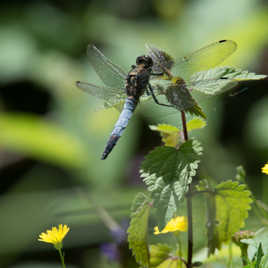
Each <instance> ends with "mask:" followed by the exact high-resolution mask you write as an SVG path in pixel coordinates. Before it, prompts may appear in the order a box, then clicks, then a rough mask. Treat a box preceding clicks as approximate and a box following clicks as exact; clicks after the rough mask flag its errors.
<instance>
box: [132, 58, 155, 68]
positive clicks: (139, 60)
mask: <svg viewBox="0 0 268 268" xmlns="http://www.w3.org/2000/svg"><path fill="white" fill-rule="evenodd" d="M136 64H137V65H140V64H144V67H145V68H150V67H152V66H153V60H152V58H151V57H149V56H145V55H143V56H139V57H137V59H136Z"/></svg>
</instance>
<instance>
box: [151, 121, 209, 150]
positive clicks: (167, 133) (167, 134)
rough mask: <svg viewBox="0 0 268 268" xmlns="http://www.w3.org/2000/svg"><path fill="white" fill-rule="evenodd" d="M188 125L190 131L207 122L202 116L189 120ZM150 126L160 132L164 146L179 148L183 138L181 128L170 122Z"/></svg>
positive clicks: (201, 126)
mask: <svg viewBox="0 0 268 268" xmlns="http://www.w3.org/2000/svg"><path fill="white" fill-rule="evenodd" d="M186 125H187V130H188V132H190V131H192V130H195V129H200V128H203V127H204V126H206V122H205V121H204V120H203V119H201V118H194V119H192V120H190V121H189V122H187V124H186ZM149 127H150V129H151V130H153V131H158V132H160V135H161V137H162V142H163V143H164V146H168V147H174V148H177V146H178V145H179V142H180V139H181V135H180V129H179V128H177V127H175V126H172V125H168V124H158V125H156V126H155V125H151V126H149Z"/></svg>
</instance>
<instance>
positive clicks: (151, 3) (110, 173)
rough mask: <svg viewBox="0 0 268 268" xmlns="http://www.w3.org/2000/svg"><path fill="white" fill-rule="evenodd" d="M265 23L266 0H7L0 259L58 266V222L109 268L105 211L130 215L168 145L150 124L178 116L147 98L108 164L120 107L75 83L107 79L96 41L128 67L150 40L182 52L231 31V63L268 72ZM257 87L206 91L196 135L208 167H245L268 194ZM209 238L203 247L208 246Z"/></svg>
mask: <svg viewBox="0 0 268 268" xmlns="http://www.w3.org/2000/svg"><path fill="white" fill-rule="evenodd" d="M267 25H268V4H267V1H265V0H263V1H261V0H236V1H233V0H225V1H222V0H191V1H187V0H165V1H163V0H162V1H161V0H148V1H144V0H135V1H132V0H114V1H111V0H91V1H86V0H78V1H62V0H55V1H52V0H51V1H41V0H40V1H38V0H33V1H30V0H28V1H19V0H18V1H15V0H10V1H6V0H2V1H1V3H0V109H1V112H0V145H1V147H0V148H1V149H0V159H1V161H0V172H1V173H0V174H1V196H0V211H1V221H0V237H1V239H0V267H59V266H57V265H58V263H59V262H58V256H57V255H56V253H55V252H54V251H53V249H52V247H51V246H49V245H45V244H42V243H40V242H38V241H37V237H38V234H39V233H40V232H42V231H45V230H46V229H47V228H50V227H51V226H52V225H57V224H59V223H64V224H68V225H69V226H70V228H71V231H70V234H68V236H67V238H66V240H65V249H66V262H67V263H68V264H72V265H73V267H91V266H92V265H94V266H95V267H104V265H105V263H106V262H105V261H104V259H105V257H103V254H102V253H101V252H102V251H100V250H99V249H100V246H101V245H102V244H103V243H104V242H106V241H109V240H112V238H111V235H110V234H109V230H108V228H107V226H106V225H105V221H104V220H103V217H102V216H101V213H99V211H98V210H97V208H98V207H102V208H105V209H106V211H107V212H108V213H109V215H110V216H112V217H113V218H114V219H116V220H117V221H118V222H119V223H121V222H122V221H123V220H124V219H127V218H128V215H129V208H130V204H131V201H132V199H133V197H134V196H135V193H136V192H137V191H138V190H140V189H144V186H143V184H142V182H141V180H140V178H139V173H138V170H139V165H140V163H141V161H142V159H143V157H144V155H145V154H146V153H148V152H149V151H150V150H152V149H153V148H154V147H155V146H157V145H160V144H161V141H160V137H159V136H158V135H157V133H155V132H152V131H150V130H149V127H148V125H149V124H156V123H174V124H176V125H177V124H178V122H179V120H178V118H179V115H178V114H175V115H174V114H173V115H172V114H171V113H170V110H168V111H166V109H165V108H163V107H160V106H159V107H158V106H157V107H156V105H155V104H151V103H148V104H146V105H141V107H140V108H139V109H138V110H137V112H136V113H135V116H134V117H133V118H132V120H131V123H130V124H129V126H128V128H127V130H126V131H125V133H124V136H123V137H122V138H121V140H120V142H119V143H118V145H117V146H116V148H115V149H114V151H113V152H112V154H111V155H110V156H109V158H108V159H107V160H105V161H101V160H100V156H101V153H102V151H103V149H104V146H105V144H106V141H107V138H108V136H109V134H110V131H111V130H112V127H113V124H114V123H115V121H116V119H117V117H118V114H117V113H115V112H111V111H109V112H104V111H98V101H97V100H96V99H94V98H93V97H91V96H89V95H86V94H85V93H83V92H81V91H80V90H78V89H77V88H76V87H75V81H76V80H82V81H88V82H92V83H96V84H101V81H100V80H99V78H98V77H97V75H96V74H95V73H94V71H93V70H92V68H91V66H90V65H89V63H88V61H87V58H86V47H87V45H88V44H89V43H94V44H95V45H96V46H97V47H99V48H100V49H101V50H102V51H103V52H104V54H105V55H107V56H108V57H109V58H111V59H112V60H113V61H114V62H115V63H117V64H119V65H121V66H122V67H124V68H125V70H126V71H127V70H128V69H129V67H130V66H131V65H132V64H134V63H135V59H136V57H137V56H138V55H142V54H145V53H146V50H145V47H144V44H145V43H152V44H155V45H156V46H157V47H160V48H163V49H164V50H166V51H167V52H168V53H170V54H171V55H173V56H175V57H180V56H183V55H185V54H187V53H190V52H192V51H193V50H195V49H198V48H200V47H202V46H204V45H207V44H209V43H211V42H214V41H217V40H220V39H232V40H235V41H236V42H237V43H238V50H237V52H236V53H235V54H234V55H233V56H232V57H230V59H228V60H227V61H226V64H225V65H233V66H236V67H239V68H243V69H248V70H250V71H253V72H257V73H261V74H268V27H267ZM247 88H248V90H246V91H242V92H241V94H238V95H236V96H233V97H231V96H230V95H228V94H226V95H224V96H220V97H217V98H216V97H214V98H206V97H203V98H200V104H201V106H202V108H203V109H204V110H205V112H206V113H207V115H208V122H207V127H206V128H205V129H203V130H200V131H199V132H196V133H195V136H196V137H198V138H199V139H200V141H201V142H202V143H203V145H204V151H205V153H204V157H203V162H202V166H201V174H208V175H209V176H211V177H213V178H215V179H216V180H218V181H220V180H221V179H232V178H233V177H234V174H235V167H236V166H237V165H240V164H242V165H243V166H244V167H245V169H246V171H247V182H248V183H249V186H250V189H251V190H252V191H253V193H254V194H255V196H256V197H257V198H258V199H261V200H262V201H264V202H268V187H267V186H268V178H267V176H266V177H265V175H262V174H261V172H260V168H261V167H262V166H263V165H264V163H265V162H266V161H267V160H268V135H267V133H268V124H267V122H268V85H267V80H266V81H258V82H252V83H250V84H248V85H247ZM197 203H198V202H197ZM198 211H199V210H198V209H196V213H198ZM194 217H195V218H200V217H199V215H195V216H194ZM152 227H153V226H152ZM198 234H199V235H200V237H202V232H198ZM198 234H197V235H196V236H198ZM203 235H204V234H203ZM200 237H199V238H198V241H199V242H198V243H197V244H196V249H198V248H201V247H203V246H204V243H205V240H204V239H203V240H202V239H201V238H200ZM109 265H112V264H111V263H110V264H109ZM113 265H115V264H113ZM68 267H71V266H68Z"/></svg>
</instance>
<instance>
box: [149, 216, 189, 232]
mask: <svg viewBox="0 0 268 268" xmlns="http://www.w3.org/2000/svg"><path fill="white" fill-rule="evenodd" d="M187 226H188V223H187V219H186V217H184V216H178V217H176V218H172V219H171V220H170V221H169V222H168V223H167V224H166V226H165V227H164V229H163V230H162V231H161V232H160V231H159V229H158V226H155V227H154V234H155V235H158V234H166V233H170V232H177V231H180V232H186V231H187Z"/></svg>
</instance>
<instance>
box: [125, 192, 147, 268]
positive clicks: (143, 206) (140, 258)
mask: <svg viewBox="0 0 268 268" xmlns="http://www.w3.org/2000/svg"><path fill="white" fill-rule="evenodd" d="M142 199H143V202H142ZM139 204H140V205H139ZM134 208H136V211H133V212H132V213H131V220H130V225H129V228H128V231H127V232H128V242H129V248H130V249H131V250H132V253H133V255H134V256H135V259H136V261H137V263H139V264H140V265H141V266H143V267H149V250H148V242H147V233H148V220H149V213H150V208H151V205H150V199H149V198H148V197H147V196H146V195H143V196H142V195H141V194H140V193H139V194H138V195H137V197H136V198H135V200H134V204H133V206H132V209H134Z"/></svg>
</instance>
